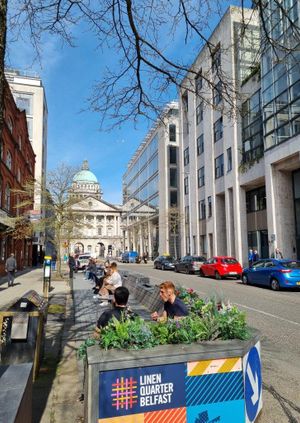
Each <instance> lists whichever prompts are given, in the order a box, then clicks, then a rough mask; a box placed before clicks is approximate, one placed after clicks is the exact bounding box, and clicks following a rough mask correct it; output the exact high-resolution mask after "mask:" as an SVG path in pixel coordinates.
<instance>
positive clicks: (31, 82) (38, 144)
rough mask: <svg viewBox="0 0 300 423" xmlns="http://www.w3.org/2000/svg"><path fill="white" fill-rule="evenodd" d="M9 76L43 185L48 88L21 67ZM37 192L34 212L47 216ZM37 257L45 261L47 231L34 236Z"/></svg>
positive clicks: (37, 259)
mask: <svg viewBox="0 0 300 423" xmlns="http://www.w3.org/2000/svg"><path fill="white" fill-rule="evenodd" d="M5 76H6V78H7V81H8V83H9V85H10V88H11V90H12V93H13V96H14V99H15V102H16V104H17V106H18V108H19V109H20V110H21V111H22V110H25V113H26V120H27V128H28V135H29V140H30V141H31V143H32V147H33V151H34V153H35V156H36V161H35V171H34V173H35V179H36V180H37V181H38V183H41V184H42V186H43V187H45V184H46V169H47V122H48V109H47V102H46V94H45V88H44V86H43V83H42V80H41V79H40V77H38V76H33V75H28V74H25V73H24V72H21V71H19V70H9V69H7V70H6V71H5ZM38 192H39V193H36V194H35V198H34V211H33V213H34V214H35V215H42V216H44V215H45V210H42V207H41V204H43V203H44V201H42V199H41V198H40V195H41V194H40V192H41V190H38ZM33 244H34V245H33V255H34V257H33V260H34V262H35V263H37V262H38V261H41V259H42V257H43V250H44V246H45V233H44V232H40V233H36V234H35V236H34V238H33Z"/></svg>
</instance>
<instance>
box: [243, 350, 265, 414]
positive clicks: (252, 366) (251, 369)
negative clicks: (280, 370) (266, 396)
mask: <svg viewBox="0 0 300 423" xmlns="http://www.w3.org/2000/svg"><path fill="white" fill-rule="evenodd" d="M261 390H262V378H261V363H260V355H259V352H258V350H257V348H256V346H255V347H253V348H252V349H251V350H250V352H249V354H248V357H247V361H246V365H245V403H246V413H247V417H248V419H249V421H250V422H253V421H254V420H255V418H256V416H257V413H258V411H259V407H260V399H261Z"/></svg>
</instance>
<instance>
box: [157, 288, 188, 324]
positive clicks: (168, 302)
mask: <svg viewBox="0 0 300 423" xmlns="http://www.w3.org/2000/svg"><path fill="white" fill-rule="evenodd" d="M159 294H160V298H161V299H162V300H163V302H164V311H163V313H162V314H161V315H159V314H158V313H157V311H155V312H154V313H152V314H151V318H152V320H156V321H158V322H164V321H166V320H167V319H180V318H181V317H185V316H187V315H188V314H189V311H188V309H187V306H186V305H185V304H184V302H182V301H181V300H180V299H179V298H177V297H176V294H175V286H174V284H173V282H171V281H165V282H163V283H161V284H160V285H159Z"/></svg>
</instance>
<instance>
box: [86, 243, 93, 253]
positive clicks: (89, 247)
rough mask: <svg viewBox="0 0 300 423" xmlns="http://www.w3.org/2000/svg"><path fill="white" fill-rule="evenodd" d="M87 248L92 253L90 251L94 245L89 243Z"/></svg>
mask: <svg viewBox="0 0 300 423" xmlns="http://www.w3.org/2000/svg"><path fill="white" fill-rule="evenodd" d="M87 250H88V252H89V253H90V252H91V251H92V246H91V245H88V246H87Z"/></svg>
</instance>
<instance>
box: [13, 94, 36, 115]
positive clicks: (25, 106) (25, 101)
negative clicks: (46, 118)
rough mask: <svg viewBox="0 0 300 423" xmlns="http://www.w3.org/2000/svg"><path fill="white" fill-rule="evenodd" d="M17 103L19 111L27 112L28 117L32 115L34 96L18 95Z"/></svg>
mask: <svg viewBox="0 0 300 423" xmlns="http://www.w3.org/2000/svg"><path fill="white" fill-rule="evenodd" d="M15 101H16V104H17V107H18V109H19V110H21V111H22V110H25V113H26V115H32V94H22V95H20V94H18V95H17V96H16V97H15Z"/></svg>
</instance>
